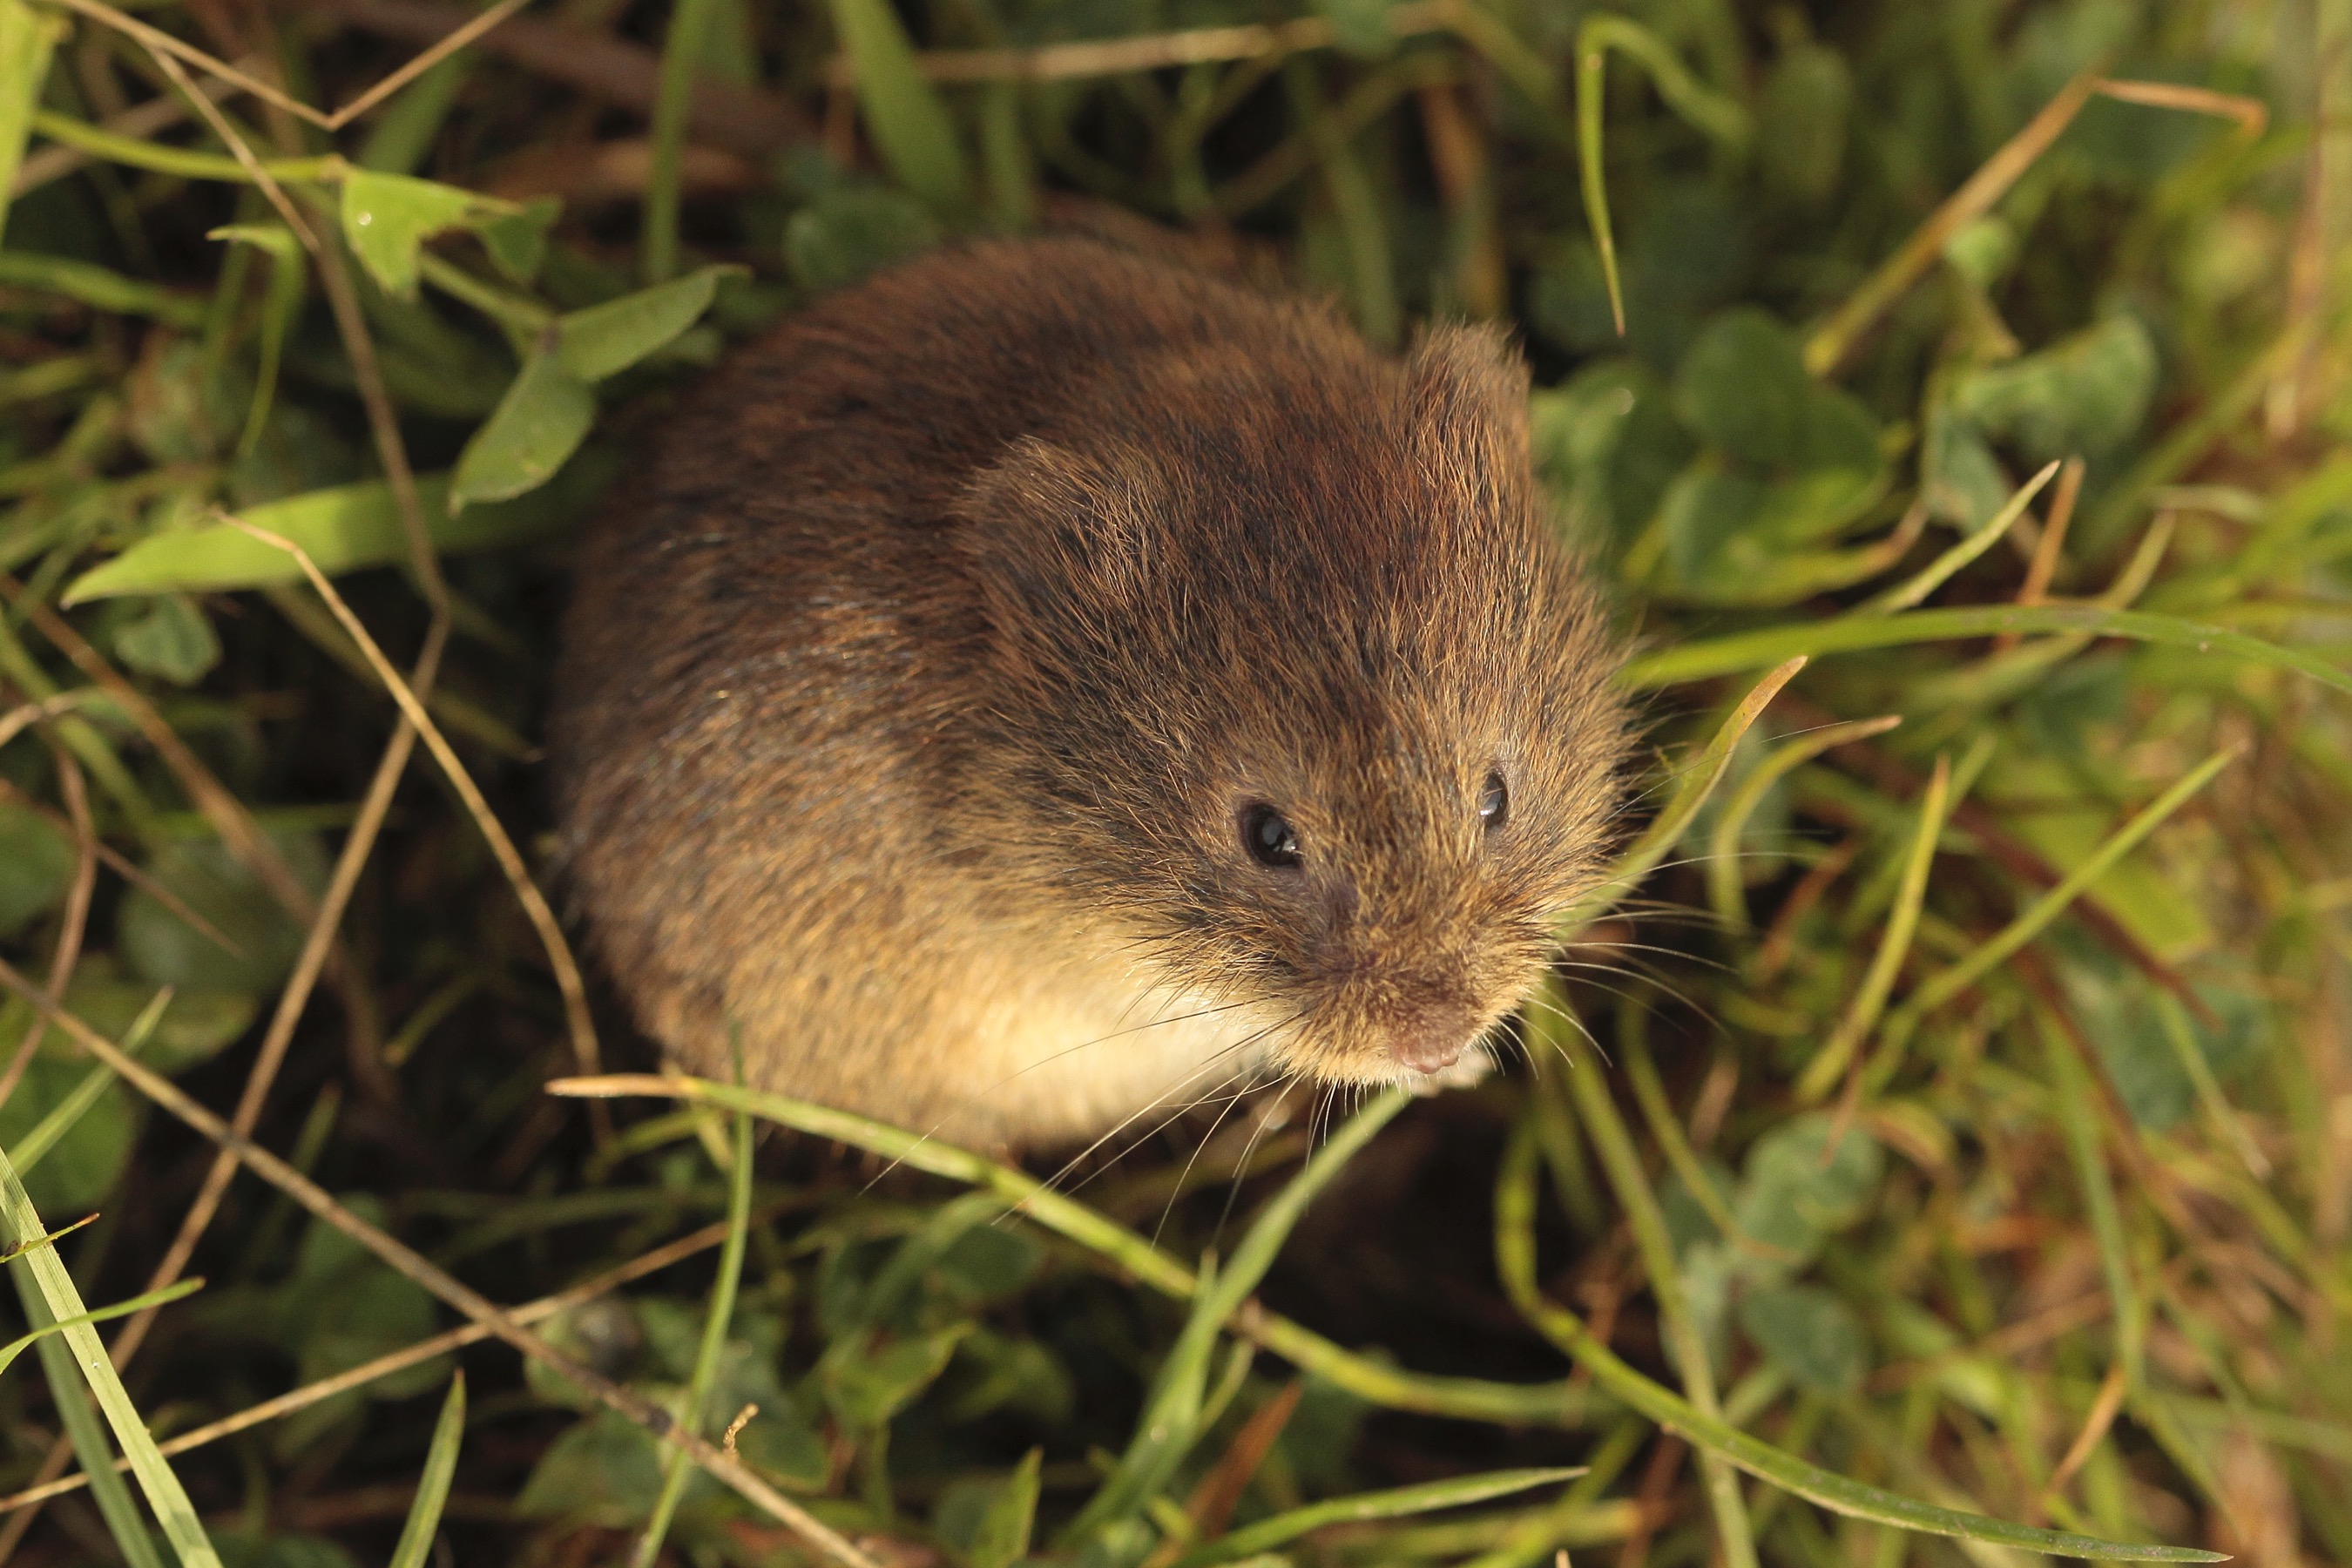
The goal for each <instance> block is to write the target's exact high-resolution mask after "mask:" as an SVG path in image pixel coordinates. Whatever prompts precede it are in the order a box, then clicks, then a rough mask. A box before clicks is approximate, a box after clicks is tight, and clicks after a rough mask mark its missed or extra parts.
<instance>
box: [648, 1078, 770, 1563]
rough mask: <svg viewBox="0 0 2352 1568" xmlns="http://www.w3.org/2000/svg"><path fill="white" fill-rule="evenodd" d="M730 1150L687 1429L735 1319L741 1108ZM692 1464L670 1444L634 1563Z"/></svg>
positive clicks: (745, 1152)
mask: <svg viewBox="0 0 2352 1568" xmlns="http://www.w3.org/2000/svg"><path fill="white" fill-rule="evenodd" d="M733 1153H734V1156H735V1168H734V1169H733V1170H732V1171H730V1173H728V1175H729V1181H728V1185H727V1241H726V1245H725V1246H724V1247H721V1248H720V1249H719V1278H718V1279H715V1280H713V1281H712V1282H711V1286H710V1310H709V1311H708V1312H707V1313H706V1314H704V1316H703V1320H702V1339H701V1342H699V1343H698V1344H697V1345H696V1346H695V1350H694V1371H693V1373H691V1374H690V1375H689V1376H688V1380H687V1387H686V1407H685V1408H684V1409H683V1410H680V1411H679V1412H678V1413H677V1418H678V1419H679V1420H680V1421H682V1422H684V1423H685V1424H686V1427H687V1430H688V1431H690V1432H699V1431H701V1430H702V1424H703V1417H704V1415H706V1414H707V1412H706V1411H705V1410H704V1409H703V1406H704V1405H707V1404H709V1401H710V1385H711V1384H713V1383H715V1382H716V1381H718V1377H719V1356H720V1355H721V1354H722V1353H723V1352H725V1351H726V1349H727V1330H728V1327H729V1326H730V1324H732V1323H733V1322H734V1321H735V1295H736V1291H737V1289H738V1288H739V1287H740V1285H741V1283H742V1279H743V1249H744V1247H745V1246H746V1245H747V1242H748V1239H749V1237H750V1236H751V1117H750V1116H748V1115H746V1114H745V1113H744V1112H742V1111H740V1110H739V1111H737V1112H736V1113H735V1144H734V1150H733ZM692 1469H693V1464H692V1460H691V1459H690V1458H689V1457H688V1454H687V1452H686V1450H685V1449H683V1448H673V1449H671V1450H669V1452H668V1453H667V1455H665V1456H664V1458H663V1463H662V1487H661V1495H660V1496H659V1497H658V1498H657V1499H656V1500H655V1502H654V1516H653V1518H652V1519H651V1520H650V1521H647V1523H646V1532H645V1534H643V1535H641V1536H639V1537H638V1538H637V1550H636V1553H635V1557H633V1558H632V1559H631V1561H632V1562H633V1563H635V1568H652V1564H653V1562H654V1560H655V1559H656V1558H657V1557H659V1556H660V1555H661V1548H662V1540H663V1538H664V1537H665V1536H667V1534H668V1533H669V1524H670V1520H671V1518H672V1517H673V1516H674V1515H675V1514H676V1513H677V1503H678V1500H679V1499H680V1498H682V1497H684V1496H685V1495H686V1483H687V1480H688V1477H689V1475H690V1474H691V1472H692Z"/></svg>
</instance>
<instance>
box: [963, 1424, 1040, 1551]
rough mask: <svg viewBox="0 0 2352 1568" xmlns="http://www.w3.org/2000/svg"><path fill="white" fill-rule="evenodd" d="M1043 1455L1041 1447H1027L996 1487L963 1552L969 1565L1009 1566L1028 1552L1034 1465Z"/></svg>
mask: <svg viewBox="0 0 2352 1568" xmlns="http://www.w3.org/2000/svg"><path fill="white" fill-rule="evenodd" d="M1044 1462H1045V1450H1044V1449H1043V1448H1032V1449H1030V1450H1029V1452H1028V1453H1027V1454H1025V1455H1024V1456H1023V1458H1022V1460H1021V1463H1020V1464H1018V1465H1017V1466H1015V1467H1013V1473H1012V1474H1011V1475H1009V1476H1007V1477H1005V1478H1004V1484H1003V1486H1001V1487H999V1488H997V1489H996V1493H995V1495H994V1496H993V1497H992V1498H991V1499H990V1500H989V1502H988V1507H987V1509H986V1510H984V1511H982V1514H981V1516H980V1523H979V1528H978V1529H976V1530H975V1531H973V1532H972V1537H971V1546H970V1547H969V1548H967V1549H966V1551H965V1552H964V1560H965V1561H966V1562H967V1563H970V1564H971V1568H1013V1563H1017V1562H1019V1561H1020V1560H1021V1559H1022V1558H1023V1557H1024V1556H1026V1555H1027V1554H1028V1551H1029V1532H1030V1531H1031V1530H1032V1529H1033V1528H1034V1526H1035V1524H1036V1521H1037V1478H1038V1468H1039V1466H1041V1465H1042V1464H1044Z"/></svg>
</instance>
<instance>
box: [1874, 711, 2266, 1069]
mask: <svg viewBox="0 0 2352 1568" xmlns="http://www.w3.org/2000/svg"><path fill="white" fill-rule="evenodd" d="M2242 750H2243V748H2242V747H2238V746H2230V747H2226V748H2224V749H2223V750H2221V751H2219V752H2214V753H2213V754H2212V755H2211V756H2210V757H2208V758H2206V759H2205V760H2204V761H2203V762H2202V763H2199V764H2198V765H2197V766H2196V768H2195V769H2194V770H2192V771H2191V772H2190V773H2189V775H2188V776H2187V777H2185V778H2182V779H2179V780H2178V781H2176V782H2175V783H2174V784H2173V785H2172V787H2171V788H2169V789H2168V790H2166V791H2165V792H2164V793H2163V794H2162V795H2158V796H2157V797H2156V799H2154V800H2152V801H2150V802H2149V803H2148V804H2147V805H2146V806H2144V807H2142V808H2141V809H2140V811H2139V812H2138V813H2137V815H2135V816H2133V817H2132V819H2131V820H2130V821H2129V822H2126V823H2125V824H2124V825H2123V826H2121V827H2119V828H2117V829H2116V831H2115V832H2114V833H2112V834H2110V835H2108V837H2107V840H2106V842H2105V843H2104V844H2102V845H2100V846H2099V847H2098V848H2096V849H2095V850H2093V851H2092V852H2091V854H2090V855H2089V857H2088V858H2085V859H2084V861H2083V863H2082V864H2081V865H2079V866H2077V867H2075V868H2074V870H2072V871H2070V872H2068V873H2067V874H2066V876H2065V878H2064V879H2063V880H2061V881H2060V882H2059V883H2058V885H2057V886H2056V887H2054V888H2052V889H2050V890H2049V891H2048V892H2046V893H2044V894H2042V897H2040V898H2039V899H2036V900H2034V901H2033V902H2032V904H2031V905H2029V906H2027V908H2026V909H2025V910H2023V911H2022V912H2021V913H2020V914H2019V915H2018V917H2017V918H2016V919H2015V920H2013V921H2010V922H2009V924H2008V925H2006V926H2004V927H2002V928H2001V929H2000V931H1996V932H1995V933H1994V934H1993V935H1992V936H1991V937H1990V938H1989V939H1988V940H1987V941H1986V942H1984V943H1983V944H1982V945H1981V946H1979V947H1978V948H1977V949H1976V951H1975V952H1971V953H1969V956H1968V957H1966V958H1964V959H1962V960H1960V962H1959V963H1955V964H1953V965H1952V966H1951V967H1950V968H1948V969H1946V970H1944V971H1942V972H1941V973H1938V974H1937V975H1936V976H1935V977H1934V978H1933V979H1931V980H1929V981H1927V983H1926V984H1923V985H1921V986H1920V987H1919V989H1918V990H1916V991H1915V992H1913V993H1912V994H1911V997H1910V1000H1908V1001H1906V1002H1905V1003H1904V1004H1903V1005H1902V1006H1901V1007H1900V1008H1898V1009H1896V1010H1895V1013H1894V1014H1893V1015H1892V1016H1889V1017H1888V1019H1887V1020H1886V1037H1885V1043H1884V1044H1883V1045H1881V1046H1880V1047H1879V1050H1878V1054H1877V1056H1875V1057H1874V1058H1872V1060H1871V1063H1870V1066H1869V1067H1868V1068H1865V1069H1864V1074H1863V1088H1864V1090H1865V1091H1868V1092H1872V1093H1875V1092H1876V1091H1877V1090H1878V1089H1880V1088H1881V1087H1883V1086H1884V1085H1885V1083H1886V1081H1887V1080H1888V1079H1890V1078H1892V1077H1893V1076H1894V1075H1895V1068H1896V1066H1897V1065H1899V1064H1900V1062H1901V1060H1902V1057H1903V1050H1904V1047H1905V1046H1906V1044H1907V1042H1908V1041H1909V1040H1910V1038H1911V1035H1912V1032H1913V1031H1914V1030H1916V1028H1917V1027H1918V1026H1919V1025H1920V1023H1921V1022H1922V1021H1923V1020H1924V1019H1926V1018H1927V1016H1928V1015H1929V1014H1931V1013H1933V1012H1934V1011H1935V1010H1936V1009H1937V1008H1938V1007H1941V1006H1942V1005H1944V1004H1946V1003H1947V1002H1949V1001H1950V1000H1951V999H1952V998H1953V997H1955V996H1958V994H1960V993H1961V992H1963V991H1965V990H1967V989H1968V988H1969V986H1971V985H1974V984H1976V983H1977V982H1978V981H1979V980H1981V979H1983V978H1984V977H1985V976H1986V975H1988V974H1990V973H1992V972H1993V970H1994V969H1996V968H1997V967H1999V966H2000V964H2001V963H2003V962H2005V961H2006V960H2007V959H2008V958H2009V957H2010V955H2011V954H2012V953H2014V952H2017V950H2018V949H2020V948H2021V947H2023V946H2024V945H2025V944H2026V943H2027V942H2032V940H2033V939H2034V938H2035V937H2036V936H2038V935H2040V934H2041V933H2042V930H2043V929H2044V928H2045V927H2047V926H2048V925H2049V924H2050V922H2051V921H2054V920H2056V919H2057V918H2058V917H2059V916H2060V915H2062V914H2063V913H2065V911H2066V908H2067V906H2068V905H2070V904H2072V903H2073V902H2074V900H2076V899H2078V898H2080V897H2082V895H2083V893H2084V890H2085V889H2088V888H2089V887H2090V885H2091V884H2092V883H2094V882H2095V881H2097V880H2098V879H2100V878H2101V877H2104V876H2105V875H2106V874H2107V872H2108V871H2109V870H2110V869H2112V868H2114V867H2115V865H2116V862H2117V861H2119V860H2121V859H2122V858H2124V857H2125V856H2126V855H2128V854H2130V853H2131V852H2132V851H2133V850H2134V849H2136V848H2137V847H2139V844H2140V842H2141V840H2143V839H2145V838H2146V837H2147V836H2148V835H2149V834H2151V833H2154V832H2155V831H2156V830H2157V829H2158V827H2160V826H2163V824H2164V821H2165V819H2166V818H2167V817H2168V816H2171V815H2172V814H2173V813H2174V812H2176V811H2179V809H2180V808H2181V807H2182V806H2184V805H2188V804H2189V797H2190V796H2192V795H2195V794H2196V793H2197V792H2198V791H2199V790H2201V789H2203V788H2204V787H2205V786H2206V785H2207V784H2210V783H2211V782H2212V781H2213V775H2214V774H2216V773H2220V772H2221V770H2222V769H2223V768H2225V767H2228V766H2229V765H2230V764H2231V763H2233V762H2235V761H2237V760H2238V757H2239V755H2240V753H2241V752H2242Z"/></svg>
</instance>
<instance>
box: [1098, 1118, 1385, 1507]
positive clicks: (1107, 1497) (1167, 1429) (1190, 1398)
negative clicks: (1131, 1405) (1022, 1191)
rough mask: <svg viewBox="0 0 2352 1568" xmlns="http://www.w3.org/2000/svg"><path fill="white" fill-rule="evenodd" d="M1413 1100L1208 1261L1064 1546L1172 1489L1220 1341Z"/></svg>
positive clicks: (1347, 1138) (1356, 1134)
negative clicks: (1317, 1204) (1346, 1172)
mask: <svg viewBox="0 0 2352 1568" xmlns="http://www.w3.org/2000/svg"><path fill="white" fill-rule="evenodd" d="M1411 1099H1412V1096H1411V1095H1409V1094H1407V1093H1406V1092H1405V1091H1404V1090H1402V1089H1390V1090H1388V1091H1387V1092H1386V1093H1384V1094H1382V1095H1381V1096H1380V1097H1379V1098H1378V1099H1376V1100H1373V1101H1372V1102H1371V1103H1370V1104H1369V1105H1367V1106H1365V1107H1364V1109H1363V1110H1360V1111H1358V1112H1357V1113H1356V1114H1355V1115H1354V1116H1352V1117H1350V1118H1349V1120H1348V1121H1346V1122H1345V1123H1344V1124H1343V1125H1341V1126H1340V1127H1339V1130H1338V1131H1335V1132H1333V1133H1332V1134H1331V1136H1330V1138H1329V1140H1328V1142H1325V1143H1324V1145H1323V1147H1322V1148H1321V1149H1319V1150H1318V1151H1317V1152H1316V1154H1315V1157H1314V1158H1313V1159H1311V1160H1309V1161H1307V1165H1306V1168H1305V1169H1303V1170H1301V1171H1300V1172H1299V1173H1298V1174H1297V1175H1296V1176H1294V1177H1292V1178H1291V1179H1290V1182H1289V1184H1287V1185H1286V1186H1285V1187H1284V1188H1283V1190H1282V1192H1281V1193H1280V1194H1278V1195H1277V1196H1276V1198H1275V1200H1274V1201H1273V1202H1272V1203H1270V1204H1268V1205H1266V1206H1265V1211H1264V1212H1263V1213H1261V1214H1260V1215H1258V1217H1257V1220H1256V1222H1255V1224H1253V1225H1252V1226H1250V1228H1249V1233H1248V1234H1247V1235H1246V1236H1244V1237H1243V1238H1242V1244H1241V1245H1240V1246H1239V1247H1235V1248H1234V1256H1233V1260H1232V1262H1231V1263H1229V1264H1228V1265H1226V1266H1225V1267H1224V1268H1223V1269H1220V1270H1216V1271H1215V1272H1212V1271H1211V1267H1210V1266H1209V1265H1208V1264H1207V1263H1206V1262H1205V1261H1204V1263H1203V1266H1202V1271H1201V1281H1202V1284H1201V1289H1199V1290H1198V1291H1196V1292H1195V1293H1194V1295H1193V1298H1192V1311H1191V1313H1190V1314H1189V1315H1187V1317H1186V1318H1185V1321H1184V1327H1183V1330H1182V1331H1181V1332H1180V1333H1179V1334H1178V1335H1177V1337H1176V1343H1175V1345H1174V1347H1173V1348H1172V1349H1171V1350H1170V1351H1169V1352H1168V1357H1167V1359H1166V1360H1165V1361H1164V1362H1163V1363H1161V1364H1160V1373H1159V1375H1158V1377H1156V1378H1155V1379H1154V1380H1153V1386H1152V1391H1151V1395H1150V1398H1149V1399H1147V1400H1146V1401H1145V1403H1144V1407H1143V1414H1142V1415H1141V1416H1140V1417H1139V1418H1138V1420H1137V1422H1136V1427H1135V1437H1134V1440H1133V1442H1132V1443H1131V1444H1130V1445H1129V1448H1128V1451H1127V1454H1126V1455H1125V1457H1124V1458H1122V1459H1121V1460H1120V1462H1119V1467H1118V1469H1117V1470H1116V1471H1115V1472H1113V1473H1112V1475H1111V1476H1110V1478H1109V1479H1108V1480H1106V1481H1105V1482H1104V1483H1103V1485H1102V1488H1101V1489H1100V1490H1098V1491H1097V1492H1096V1494H1095V1496H1094V1497H1093V1498H1092V1499H1091V1500H1089V1501H1088V1502H1087V1506H1086V1507H1085V1508H1083V1509H1081V1510H1078V1514H1077V1517H1076V1518H1075V1519H1073V1520H1072V1521H1070V1522H1069V1524H1068V1525H1067V1526H1066V1527H1065V1528H1064V1530H1063V1532H1062V1539H1063V1541H1064V1542H1065V1543H1066V1544H1076V1542H1081V1541H1083V1540H1085V1539H1086V1537H1087V1534H1088V1533H1089V1532H1091V1531H1096V1530H1098V1529H1100V1528H1102V1527H1103V1526H1105V1525H1107V1524H1111V1523H1115V1522H1117V1521H1121V1520H1124V1519H1127V1518H1129V1517H1130V1516H1132V1515H1133V1514H1134V1513H1135V1512H1136V1510H1139V1509H1140V1508H1141V1507H1142V1506H1143V1504H1144V1502H1145V1501H1146V1500H1149V1499H1150V1498H1152V1497H1155V1496H1157V1495H1158V1494H1159V1493H1160V1490H1161V1489H1164V1488H1165V1487H1166V1486H1167V1484H1168V1481H1169V1479H1170V1478H1171V1476H1173V1475H1174V1473H1175V1470H1176V1467H1177V1466H1178V1465H1179V1464H1181V1462H1182V1461H1183V1458H1184V1456H1185V1455H1186V1454H1187V1453H1189V1452H1190V1451H1191V1450H1192V1444H1193V1442H1194V1440H1195V1439H1196V1438H1197V1437H1198V1436H1199V1434H1200V1428H1201V1409H1202V1391H1203V1390H1204V1389H1205V1388H1206V1386H1207V1384H1208V1375H1209V1361H1210V1358H1211V1356H1212V1355H1213V1354H1214V1353H1215V1351H1216V1346H1217V1335H1218V1334H1219V1333H1220V1332H1221V1331H1223V1329H1224V1326H1225V1323H1226V1321H1227V1320H1228V1319H1230V1318H1231V1317H1232V1316H1233V1315H1234V1312H1236V1311H1238V1310H1240V1308H1241V1304H1242V1302H1243V1301H1244V1300H1247V1299H1248V1296H1249V1294H1250V1292H1251V1291H1253V1290H1255V1289H1257V1286H1258V1281H1260V1280H1261V1279H1265V1271H1266V1270H1267V1269H1268V1268H1272V1267H1274V1259H1275V1256H1276V1254H1277V1253H1278V1252H1280V1251H1281V1250H1282V1244H1283V1242H1284V1241H1285V1240H1286V1238H1287V1237H1289V1235H1290V1230H1291V1227H1292V1226H1295V1225H1297V1223H1298V1216H1299V1215H1302V1214H1304V1213H1306V1211H1307V1205H1308V1204H1309V1203H1310V1202H1312V1201H1313V1200H1314V1197H1315V1194H1318V1193H1319V1192H1321V1191H1322V1190H1323V1189H1324V1188H1325V1187H1326V1186H1328V1184H1330V1182H1331V1179H1332V1178H1333V1177H1334V1176H1337V1175H1338V1174H1339V1173H1340V1171H1342V1170H1343V1169H1345V1168H1346V1166H1347V1163H1348V1162H1349V1160H1351V1159H1353V1158H1354V1157H1355V1155H1356V1153H1357V1152H1358V1151H1360V1150H1361V1149H1362V1148H1363V1146H1364V1145H1365V1144H1366V1143H1369V1142H1371V1139H1372V1135H1373V1134H1374V1133H1376V1132H1378V1131H1380V1130H1381V1128H1382V1127H1385V1126H1387V1125H1388V1123H1389V1121H1391V1119H1392V1118H1393V1117H1395V1115H1396V1114H1397V1112H1398V1111H1400V1110H1403V1109H1404V1108H1405V1106H1406V1104H1407V1103H1408V1102H1409V1101H1410V1100H1411Z"/></svg>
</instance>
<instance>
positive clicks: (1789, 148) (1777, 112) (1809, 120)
mask: <svg viewBox="0 0 2352 1568" xmlns="http://www.w3.org/2000/svg"><path fill="white" fill-rule="evenodd" d="M1852 113H1853V71H1852V70H1851V69H1849V68H1847V66H1846V63H1845V57H1844V56H1843V55H1842V54H1840V53H1838V52H1837V50H1835V49H1832V48H1829V47H1825V46H1823V45H1821V44H1817V43H1814V42H1811V40H1809V39H1807V40H1800V41H1798V42H1795V43H1792V44H1790V45H1789V46H1788V47H1786V48H1785V49H1783V50H1782V51H1781V54H1780V58H1779V59H1778V60H1776V61H1774V62H1773V65H1772V74H1771V75H1770V76H1769V77H1767V78H1766V79H1765V82H1764V92H1763V98H1762V101H1761V103H1760V104H1759V120H1760V121H1761V125H1760V126H1759V134H1758V136H1757V139H1756V152H1757V161H1758V163H1759V164H1760V165H1761V166H1762V173H1763V175H1764V183H1765V184H1766V186H1767V187H1768V188H1769V189H1770V190H1771V191H1772V192H1773V193H1774V194H1776V195H1780V196H1781V197H1783V198H1785V199H1787V200H1789V201H1791V202H1794V203H1796V204H1798V205H1801V206H1807V207H1810V206H1814V205H1818V204H1820V203H1822V202H1823V201H1825V200H1827V199H1828V198H1829V196H1830V194H1831V193H1832V192H1833V191H1835V190H1836V189H1837V184H1838V176H1839V174H1841V173H1842V172H1843V166H1844V163H1845V143H1846V121H1847V118H1848V117H1849V116H1850V115H1851V114H1852Z"/></svg>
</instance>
